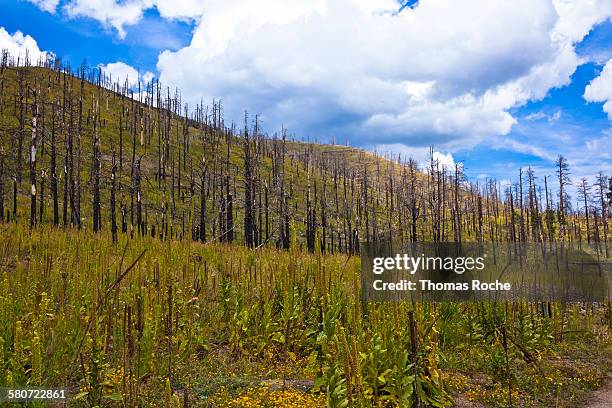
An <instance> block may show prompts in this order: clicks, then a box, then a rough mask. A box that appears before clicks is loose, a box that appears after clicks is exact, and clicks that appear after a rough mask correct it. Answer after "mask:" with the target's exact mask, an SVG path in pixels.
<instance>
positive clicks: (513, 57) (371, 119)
mask: <svg viewBox="0 0 612 408" xmlns="http://www.w3.org/2000/svg"><path fill="white" fill-rule="evenodd" d="M262 3H263V4H262ZM578 3H580V2H576V1H569V0H555V1H550V0H535V1H534V0H521V1H519V2H518V3H517V2H511V3H509V2H490V1H486V0H469V1H465V2H455V1H451V0H429V1H421V2H419V4H418V6H416V7H415V8H413V9H408V8H406V9H405V10H404V11H402V12H401V13H399V14H397V13H395V11H396V10H397V4H398V3H397V2H395V1H377V2H376V1H358V0H313V1H310V2H303V1H298V0H282V1H281V0H262V2H250V1H246V0H244V1H240V0H237V1H234V2H231V3H227V2H225V1H222V0H209V1H207V2H206V3H204V7H203V14H202V17H201V19H200V20H199V21H200V22H199V24H198V26H197V28H196V30H195V32H194V35H193V38H192V41H191V44H190V45H189V46H187V47H185V48H183V49H181V50H178V51H176V52H170V51H166V52H163V53H162V54H161V55H160V57H159V61H158V69H159V71H160V78H161V80H162V82H164V83H169V84H171V85H174V86H178V87H179V88H181V89H183V97H184V98H185V99H186V100H191V101H199V100H200V97H201V96H202V95H204V96H205V97H207V98H209V99H212V98H221V99H222V100H223V101H224V105H225V106H226V107H227V109H228V112H227V114H228V115H227V116H228V117H230V118H238V117H239V116H240V112H241V111H242V110H243V109H248V110H250V111H254V112H256V113H260V114H261V117H262V119H263V120H264V122H266V123H267V124H268V125H269V126H279V125H280V124H281V123H284V124H287V125H289V126H291V127H292V128H293V129H294V130H296V131H297V132H298V133H300V134H307V135H314V136H324V133H325V132H333V133H336V134H338V135H339V137H341V138H343V137H344V136H345V135H346V134H348V135H349V137H350V138H353V139H358V140H360V142H361V143H362V144H377V145H380V144H385V145H392V144H394V143H403V144H408V145H411V146H419V145H420V146H423V145H425V144H427V145H428V144H431V143H434V144H436V145H437V146H441V147H443V148H444V149H446V150H449V151H453V150H456V149H459V148H466V147H469V146H472V145H475V144H478V143H481V142H482V141H483V140H486V139H487V138H490V137H500V136H504V135H507V134H508V133H509V132H510V131H511V129H512V127H513V125H514V124H515V123H516V119H515V118H514V117H513V116H512V114H511V113H510V109H511V108H513V107H516V106H520V105H522V104H525V103H527V102H529V101H531V100H537V99H541V98H543V97H544V96H546V94H547V93H548V92H549V91H550V89H551V88H554V87H560V86H563V85H566V84H567V83H569V80H570V77H571V75H572V73H573V72H574V71H575V69H576V67H577V66H578V65H579V64H580V63H581V62H580V60H579V58H578V56H577V55H576V53H575V52H574V44H575V43H576V42H578V41H580V40H581V39H582V38H583V37H584V36H585V35H586V34H587V33H588V32H589V30H590V29H591V28H592V27H593V25H594V24H597V23H599V22H601V21H603V20H605V19H607V18H609V16H610V15H612V6H611V3H610V2H609V1H606V0H602V1H598V0H592V1H591V2H590V3H592V4H591V7H580V6H579V5H578ZM526 10H528V11H529V12H525V11H526ZM296 127H297V129H296Z"/></svg>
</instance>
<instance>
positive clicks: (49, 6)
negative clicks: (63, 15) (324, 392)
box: [28, 0, 60, 13]
mask: <svg viewBox="0 0 612 408" xmlns="http://www.w3.org/2000/svg"><path fill="white" fill-rule="evenodd" d="M28 1H29V2H30V3H34V4H35V5H37V6H38V7H39V8H41V9H42V10H44V11H48V12H49V13H55V10H56V9H57V5H58V4H59V2H60V0H28Z"/></svg>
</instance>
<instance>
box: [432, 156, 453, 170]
mask: <svg viewBox="0 0 612 408" xmlns="http://www.w3.org/2000/svg"><path fill="white" fill-rule="evenodd" d="M432 156H433V160H434V163H438V165H440V167H444V168H446V169H454V168H455V159H453V155H452V154H450V153H447V154H443V153H440V152H433V155H432Z"/></svg>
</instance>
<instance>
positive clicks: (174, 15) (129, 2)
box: [33, 0, 203, 38]
mask: <svg viewBox="0 0 612 408" xmlns="http://www.w3.org/2000/svg"><path fill="white" fill-rule="evenodd" d="M54 1H55V2H56V6H57V2H58V0H33V2H34V3H37V4H39V6H41V8H44V7H42V4H40V3H52V2H54ZM152 8H156V9H157V10H158V12H159V14H160V15H161V16H162V17H164V18H170V19H193V18H196V17H198V16H201V15H202V12H203V2H202V1H201V0H126V1H117V0H70V1H68V2H67V3H66V4H65V5H64V7H63V9H64V11H65V12H66V13H67V14H68V15H69V16H71V17H89V18H93V19H95V20H98V21H100V22H101V23H102V24H104V25H105V26H107V27H113V28H115V29H116V30H117V34H118V35H119V37H120V38H124V37H125V34H126V32H125V29H126V26H129V25H133V24H136V23H138V22H139V21H140V19H141V18H142V16H143V13H144V11H146V10H149V9H152ZM48 11H51V10H48Z"/></svg>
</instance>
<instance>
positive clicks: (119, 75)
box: [98, 61, 153, 88]
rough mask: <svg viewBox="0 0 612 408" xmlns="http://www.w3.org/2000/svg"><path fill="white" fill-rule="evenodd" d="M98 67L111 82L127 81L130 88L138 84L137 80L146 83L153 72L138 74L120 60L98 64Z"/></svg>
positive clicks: (121, 82) (151, 77)
mask: <svg viewBox="0 0 612 408" xmlns="http://www.w3.org/2000/svg"><path fill="white" fill-rule="evenodd" d="M98 68H100V69H101V70H102V72H103V73H104V74H105V75H106V76H107V77H110V79H111V80H112V82H119V83H120V84H124V83H125V82H126V81H127V83H128V86H129V87H130V88H134V87H136V86H138V81H139V80H140V81H141V83H147V82H149V81H150V80H151V79H153V74H152V73H151V72H145V73H144V74H139V72H138V71H137V70H136V69H135V68H134V67H132V66H130V65H128V64H126V63H124V62H121V61H118V62H112V63H110V64H106V65H99V66H98Z"/></svg>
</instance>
